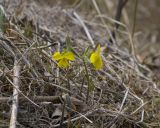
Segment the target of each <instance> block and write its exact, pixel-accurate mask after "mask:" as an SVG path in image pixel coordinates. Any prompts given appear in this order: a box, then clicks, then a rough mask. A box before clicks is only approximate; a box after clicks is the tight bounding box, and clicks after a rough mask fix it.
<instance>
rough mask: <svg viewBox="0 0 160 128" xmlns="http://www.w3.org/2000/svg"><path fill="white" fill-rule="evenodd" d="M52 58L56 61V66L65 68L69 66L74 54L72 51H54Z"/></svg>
mask: <svg viewBox="0 0 160 128" xmlns="http://www.w3.org/2000/svg"><path fill="white" fill-rule="evenodd" d="M52 58H53V59H54V60H56V61H58V67H60V68H67V67H69V61H73V60H75V56H74V54H73V53H72V52H63V53H60V52H55V53H54V54H53V56H52Z"/></svg>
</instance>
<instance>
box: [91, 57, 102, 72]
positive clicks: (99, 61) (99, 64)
mask: <svg viewBox="0 0 160 128" xmlns="http://www.w3.org/2000/svg"><path fill="white" fill-rule="evenodd" d="M93 65H94V67H95V69H96V70H99V69H101V68H102V65H103V63H102V59H101V58H98V59H97V61H96V62H95V63H93Z"/></svg>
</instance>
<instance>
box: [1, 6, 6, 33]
mask: <svg viewBox="0 0 160 128" xmlns="http://www.w3.org/2000/svg"><path fill="white" fill-rule="evenodd" d="M5 20H6V18H5V14H4V10H3V8H2V6H0V32H2V33H4V32H5Z"/></svg>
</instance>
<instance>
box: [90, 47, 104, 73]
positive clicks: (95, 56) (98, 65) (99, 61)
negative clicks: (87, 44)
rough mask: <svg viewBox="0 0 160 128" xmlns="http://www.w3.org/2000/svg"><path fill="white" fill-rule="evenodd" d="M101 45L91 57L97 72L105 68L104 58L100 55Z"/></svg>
mask: <svg viewBox="0 0 160 128" xmlns="http://www.w3.org/2000/svg"><path fill="white" fill-rule="evenodd" d="M100 49H101V48H100V45H98V47H97V49H96V51H95V52H93V53H92V54H91V56H90V62H91V63H92V64H93V66H94V67H95V69H96V70H99V69H101V68H102V66H103V62H102V58H101V55H100Z"/></svg>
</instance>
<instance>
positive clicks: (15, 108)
mask: <svg viewBox="0 0 160 128" xmlns="http://www.w3.org/2000/svg"><path fill="white" fill-rule="evenodd" d="M19 75H20V65H19V64H18V63H17V60H15V63H14V77H13V83H14V85H15V87H16V88H13V100H12V110H11V119H10V126H9V128H16V122H17V112H18V100H19V99H18V96H19V92H18V90H17V89H19Z"/></svg>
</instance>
